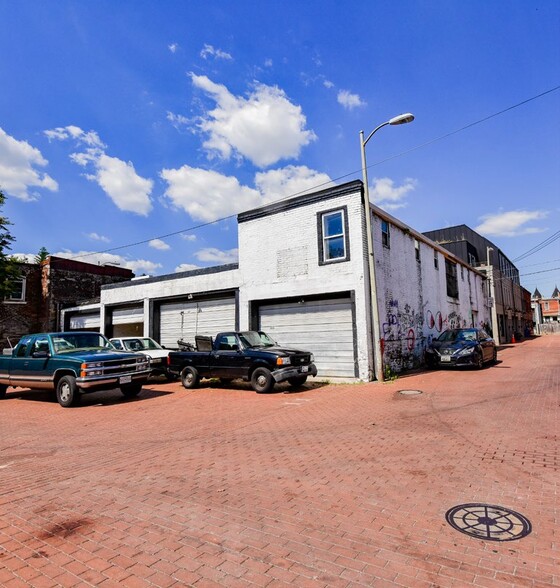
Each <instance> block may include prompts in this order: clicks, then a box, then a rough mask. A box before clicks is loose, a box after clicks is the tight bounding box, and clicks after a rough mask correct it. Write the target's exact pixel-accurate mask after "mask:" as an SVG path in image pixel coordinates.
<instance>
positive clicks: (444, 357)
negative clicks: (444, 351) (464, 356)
mask: <svg viewBox="0 0 560 588" xmlns="http://www.w3.org/2000/svg"><path fill="white" fill-rule="evenodd" d="M441 361H442V362H443V363H445V362H446V361H447V362H450V361H451V356H449V355H442V356H441Z"/></svg>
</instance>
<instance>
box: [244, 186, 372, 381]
mask: <svg viewBox="0 0 560 588" xmlns="http://www.w3.org/2000/svg"><path fill="white" fill-rule="evenodd" d="M342 207H346V208H347V214H348V232H349V241H350V242H349V247H350V259H349V260H348V261H344V262H337V263H331V264H327V265H320V264H319V245H318V234H317V215H318V213H320V212H324V211H328V210H333V209H338V208H342ZM364 229H365V221H364V214H363V205H362V198H361V193H360V192H359V191H355V192H352V193H350V194H344V195H341V196H337V197H334V198H326V199H324V200H321V201H318V202H312V203H310V204H306V205H304V206H298V207H296V208H292V209H288V210H282V211H279V212H275V213H273V214H268V215H266V216H264V217H261V218H255V219H252V220H248V221H244V222H240V223H239V268H240V272H241V287H240V291H239V304H240V309H241V312H240V328H242V329H244V328H248V327H249V321H250V317H249V312H250V311H249V308H250V302H251V301H264V300H270V299H277V298H290V297H294V296H302V298H304V297H305V296H312V295H322V294H327V293H335V292H343V291H354V293H355V304H356V330H357V341H356V343H357V355H358V362H359V366H360V367H359V377H360V378H361V379H366V378H367V369H368V353H369V350H368V337H367V316H368V313H367V310H366V299H365V284H364V279H365V273H364V269H365V268H364V263H365V255H364V252H365V251H364V247H365V245H364V242H365V241H364V240H365V232H364Z"/></svg>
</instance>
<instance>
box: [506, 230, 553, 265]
mask: <svg viewBox="0 0 560 588" xmlns="http://www.w3.org/2000/svg"><path fill="white" fill-rule="evenodd" d="M557 239H560V231H556V233H554V234H553V235H551V236H550V237H548V238H547V239H545V240H544V241H542V242H541V243H539V244H538V245H535V246H534V247H533V248H531V249H529V251H526V252H525V253H522V254H521V255H520V256H518V257H516V258H515V259H514V260H513V261H521V260H523V259H526V258H527V257H529V256H530V255H534V254H535V253H538V252H539V251H541V249H544V248H545V247H548V246H549V245H550V244H551V243H554V241H556V240H557Z"/></svg>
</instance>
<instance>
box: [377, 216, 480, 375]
mask: <svg viewBox="0 0 560 588" xmlns="http://www.w3.org/2000/svg"><path fill="white" fill-rule="evenodd" d="M382 220H384V219H382V218H380V217H379V216H378V215H375V216H374V222H373V235H374V252H375V259H376V274H377V284H378V292H377V294H378V304H379V321H380V330H381V332H380V335H381V339H382V342H381V345H382V348H383V350H384V364H385V366H386V370H388V371H389V372H395V373H398V372H401V371H403V370H407V369H412V368H415V367H418V366H420V365H421V364H422V363H423V362H424V352H425V350H426V347H427V346H428V345H429V344H430V343H431V341H432V340H433V339H434V338H436V337H438V336H439V335H440V333H441V332H442V331H444V330H445V329H448V328H462V327H472V326H474V327H481V326H482V325H486V324H487V323H489V322H491V319H490V312H489V308H488V306H487V296H486V294H485V290H484V286H485V284H484V282H485V280H484V278H483V277H482V276H481V275H480V274H479V273H478V272H476V271H473V270H472V269H471V268H470V267H469V266H467V265H466V264H465V265H462V264H460V263H458V262H456V260H453V259H452V258H451V257H450V256H449V254H448V255H447V256H446V255H445V254H444V253H443V250H442V248H440V247H435V246H434V244H432V243H431V242H430V241H429V240H427V239H421V238H420V236H419V235H418V234H417V233H414V232H411V231H410V230H408V229H406V228H402V227H400V226H398V225H395V224H393V223H391V222H389V235H390V236H389V244H388V245H387V244H386V243H385V244H384V243H383V241H382V238H381V235H382V230H381V223H382ZM417 249H419V254H417ZM446 259H448V260H449V263H450V264H451V265H452V266H453V267H454V268H455V272H456V284H457V291H458V296H457V297H452V296H449V295H448V294H447V277H446ZM436 265H437V267H436Z"/></svg>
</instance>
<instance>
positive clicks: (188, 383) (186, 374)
mask: <svg viewBox="0 0 560 588" xmlns="http://www.w3.org/2000/svg"><path fill="white" fill-rule="evenodd" d="M199 381H200V376H199V375H198V371H197V369H196V368H194V367H190V366H187V367H186V368H183V371H182V372H181V384H183V387H184V388H186V389H187V390H192V389H193V388H196V387H197V386H198V382H199Z"/></svg>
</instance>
